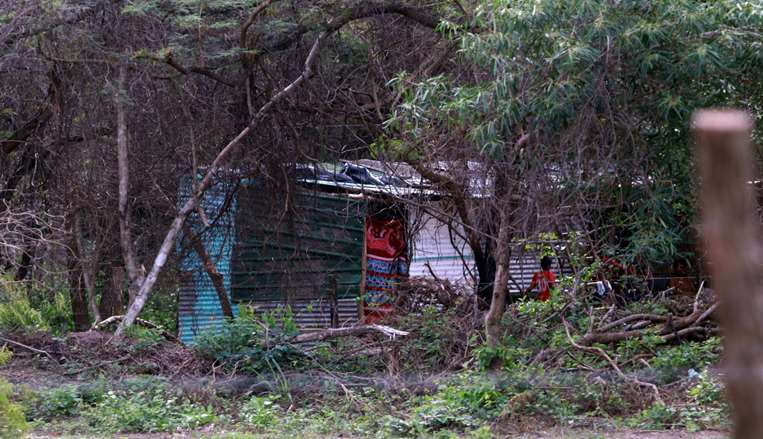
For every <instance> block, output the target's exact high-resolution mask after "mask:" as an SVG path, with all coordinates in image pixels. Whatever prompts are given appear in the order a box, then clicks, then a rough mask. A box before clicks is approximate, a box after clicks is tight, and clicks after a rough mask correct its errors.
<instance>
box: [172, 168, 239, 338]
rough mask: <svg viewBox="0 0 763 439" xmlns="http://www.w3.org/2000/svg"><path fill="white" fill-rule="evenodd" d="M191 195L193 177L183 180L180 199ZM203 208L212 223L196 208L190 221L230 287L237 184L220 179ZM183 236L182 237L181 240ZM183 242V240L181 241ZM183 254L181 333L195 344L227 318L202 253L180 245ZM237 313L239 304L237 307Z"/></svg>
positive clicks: (206, 196) (179, 306)
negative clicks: (204, 263) (204, 333)
mask: <svg viewBox="0 0 763 439" xmlns="http://www.w3.org/2000/svg"><path fill="white" fill-rule="evenodd" d="M190 196H191V180H190V178H189V179H187V180H186V181H184V182H183V184H181V187H180V193H179V202H180V203H181V204H182V203H184V202H185V201H186V200H188V198H189V197H190ZM201 208H202V209H203V211H204V213H205V214H206V216H207V219H208V221H210V222H212V226H211V227H209V228H206V229H205V228H204V227H203V224H202V221H201V220H200V218H199V216H198V213H196V212H193V213H192V214H191V216H190V217H189V218H188V220H187V221H188V224H189V225H190V226H191V228H192V229H193V230H194V231H195V232H196V233H199V232H201V233H200V238H201V240H202V243H203V244H204V248H205V249H206V250H207V253H209V256H210V257H211V258H212V260H213V261H215V266H216V267H217V271H218V272H219V273H220V274H221V275H222V276H223V282H224V285H225V290H226V291H230V286H231V275H230V272H231V271H230V266H231V264H230V262H231V254H232V250H233V239H234V237H235V233H234V231H235V227H234V226H235V224H234V218H235V211H236V199H235V196H234V194H233V186H232V185H231V184H228V183H225V182H218V183H216V184H215V185H213V186H212V187H211V188H210V189H209V190H207V192H206V194H205V196H204V198H203V199H202V200H201ZM180 242H182V240H178V243H180ZM178 245H180V244H178ZM178 253H179V254H180V267H179V268H180V271H181V276H180V291H179V303H178V337H179V338H180V340H181V341H182V342H183V343H185V344H193V342H194V341H195V340H196V337H197V336H198V335H199V334H201V333H203V332H205V331H210V330H218V329H219V328H220V327H221V325H222V321H223V313H222V308H221V307H220V299H219V297H218V296H217V292H216V291H215V288H214V286H213V285H212V280H211V279H210V278H209V276H208V275H207V273H206V272H205V271H204V269H203V264H202V262H201V259H200V258H199V256H198V255H197V254H196V253H195V252H194V251H193V250H191V249H190V248H180V247H179V248H178ZM233 312H234V314H237V313H238V308H237V307H233Z"/></svg>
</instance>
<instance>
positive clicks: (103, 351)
mask: <svg viewBox="0 0 763 439" xmlns="http://www.w3.org/2000/svg"><path fill="white" fill-rule="evenodd" d="M2 345H5V346H6V347H7V348H8V349H11V350H12V351H13V354H14V357H16V358H29V357H31V358H33V359H35V360H36V359H42V360H44V366H45V367H50V368H53V369H55V370H57V371H58V372H60V373H61V374H62V375H78V374H82V373H100V372H107V373H109V372H116V373H122V372H124V373H128V374H135V373H149V374H155V375H164V376H170V377H174V376H184V375H199V374H203V373H207V372H208V371H209V370H211V367H212V365H211V363H210V362H209V361H207V360H205V359H204V358H202V357H201V356H200V355H198V354H197V353H196V352H195V351H194V350H192V349H189V348H186V347H184V346H182V345H179V344H176V343H172V342H152V343H144V342H139V341H135V340H132V339H130V338H127V337H119V336H115V335H114V334H112V333H108V332H102V331H95V330H93V331H88V332H77V333H71V334H69V335H68V336H67V337H66V338H63V339H61V338H56V337H54V336H53V335H52V334H50V333H47V332H33V333H30V332H15V333H10V334H0V346H2ZM41 365H42V364H41Z"/></svg>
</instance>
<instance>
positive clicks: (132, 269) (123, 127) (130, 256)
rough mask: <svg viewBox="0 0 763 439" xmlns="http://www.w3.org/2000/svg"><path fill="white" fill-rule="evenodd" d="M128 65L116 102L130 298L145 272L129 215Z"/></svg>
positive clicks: (122, 72)
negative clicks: (140, 264)
mask: <svg viewBox="0 0 763 439" xmlns="http://www.w3.org/2000/svg"><path fill="white" fill-rule="evenodd" d="M126 81H127V66H125V65H124V64H123V65H121V66H120V67H119V82H118V90H117V96H116V97H115V99H114V102H115V104H116V107H117V162H118V163H117V167H118V171H119V172H118V173H119V244H120V246H121V248H122V258H123V259H124V264H125V268H126V269H127V277H128V279H129V281H130V282H129V283H128V285H127V290H128V291H129V294H130V302H129V303H132V302H133V298H134V297H135V296H136V295H137V293H138V289H139V288H140V286H141V284H142V283H143V280H144V279H145V275H144V274H143V272H142V271H141V269H140V268H139V267H138V262H137V261H136V259H135V248H134V245H133V241H132V232H131V228H132V224H131V219H130V205H129V203H128V195H129V191H130V161H129V155H128V145H127V117H126V114H125V100H126V99H127V89H126V86H125V83H126Z"/></svg>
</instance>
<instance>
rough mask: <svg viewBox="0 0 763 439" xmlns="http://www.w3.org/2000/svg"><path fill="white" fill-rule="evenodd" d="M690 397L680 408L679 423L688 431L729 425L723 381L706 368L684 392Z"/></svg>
mask: <svg viewBox="0 0 763 439" xmlns="http://www.w3.org/2000/svg"><path fill="white" fill-rule="evenodd" d="M686 393H687V396H688V397H689V399H690V401H691V402H690V403H689V404H687V406H686V407H684V408H683V409H682V410H681V414H680V417H681V423H682V424H683V425H684V426H685V427H686V429H687V430H689V431H697V430H701V429H708V428H726V427H728V426H729V406H728V403H727V402H726V392H725V389H724V387H723V383H722V382H721V381H720V380H719V379H718V377H716V376H714V375H712V374H711V373H710V372H709V371H708V370H704V371H703V372H702V373H700V374H699V379H698V381H697V384H695V385H694V386H692V387H690V388H689V390H688V391H687V392H686Z"/></svg>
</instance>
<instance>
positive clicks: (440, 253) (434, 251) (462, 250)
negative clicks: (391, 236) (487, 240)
mask: <svg viewBox="0 0 763 439" xmlns="http://www.w3.org/2000/svg"><path fill="white" fill-rule="evenodd" d="M416 220H417V222H418V224H417V226H418V228H419V231H418V233H416V234H415V235H414V236H413V254H412V255H411V267H410V275H411V276H420V277H427V278H431V277H432V274H431V273H434V274H435V276H437V278H439V279H443V280H445V279H447V280H449V281H450V282H451V283H453V284H459V285H463V286H469V287H471V286H474V284H475V281H474V279H473V277H472V275H470V274H469V273H470V271H471V273H474V274H473V275H474V276H476V272H474V257H473V256H472V253H471V249H470V248H469V246H468V245H466V242H465V241H464V240H463V239H461V238H460V237H459V236H457V235H455V234H453V235H451V233H450V232H449V229H448V225H447V224H445V223H443V222H442V221H440V220H438V219H437V218H435V217H433V216H431V215H429V214H421V215H420V216H418V217H417V218H416ZM462 256H463V257H462ZM427 265H428V266H429V268H427ZM430 269H431V272H430Z"/></svg>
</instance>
